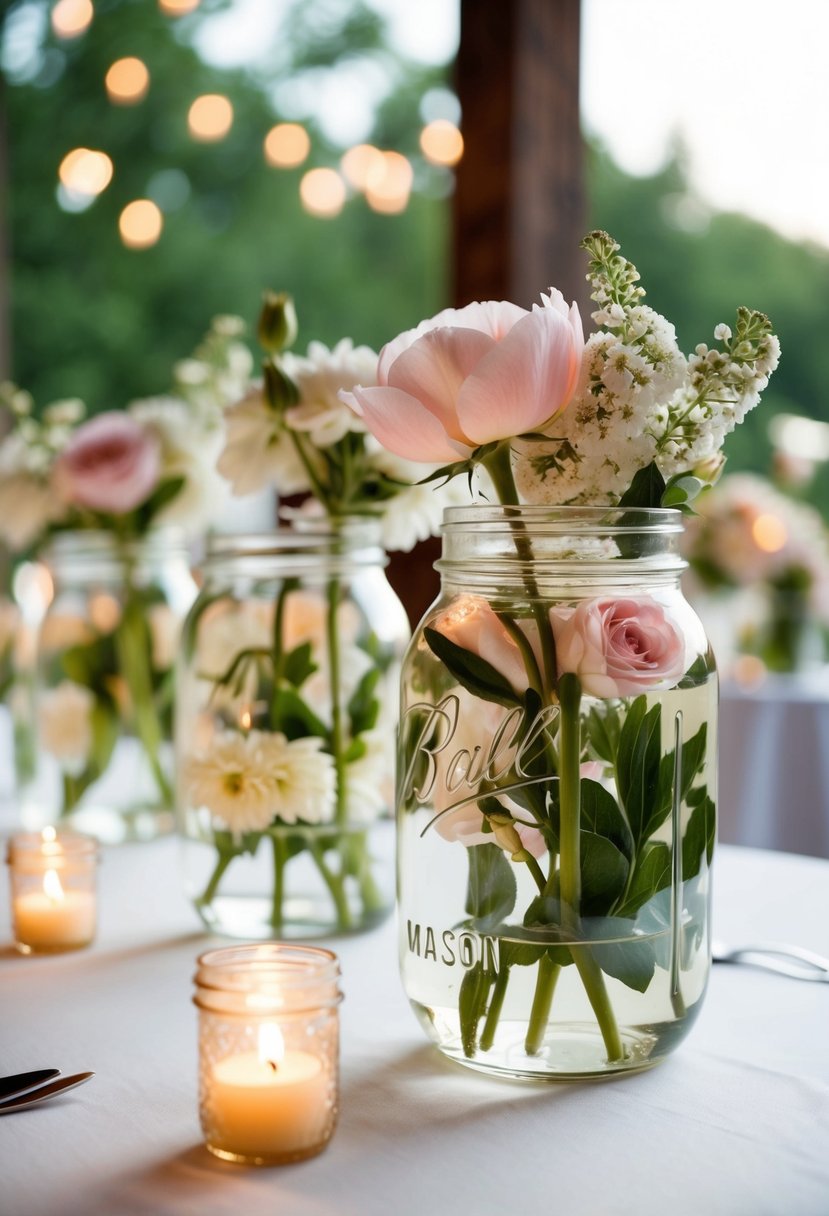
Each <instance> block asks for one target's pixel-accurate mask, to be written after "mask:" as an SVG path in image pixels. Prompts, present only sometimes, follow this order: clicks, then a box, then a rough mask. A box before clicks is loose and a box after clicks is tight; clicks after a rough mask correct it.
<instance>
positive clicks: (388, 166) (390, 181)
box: [366, 152, 414, 215]
mask: <svg viewBox="0 0 829 1216" xmlns="http://www.w3.org/2000/svg"><path fill="white" fill-rule="evenodd" d="M413 177H414V174H413V172H412V166H411V165H410V164H409V162H408V160H407V159H406V157H405V156H403V155H402V154H401V153H400V152H384V153H383V159H382V162H381V163H379V164H378V165H376V166H375V167H374V168H373V169H372V170H371V171H370V173H369V175H368V181H367V182H366V201H367V202H368V205H369V206H370V207H371V208H372V210H374V211H379V212H381V213H382V214H384V215H399V214H400V212H401V211H405V210H406V206H407V204H408V202H409V195H410V194H411V192H412V180H413Z"/></svg>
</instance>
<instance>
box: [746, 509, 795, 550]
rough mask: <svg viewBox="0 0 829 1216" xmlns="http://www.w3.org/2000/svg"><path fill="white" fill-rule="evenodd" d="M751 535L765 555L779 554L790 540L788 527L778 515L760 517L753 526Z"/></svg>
mask: <svg viewBox="0 0 829 1216" xmlns="http://www.w3.org/2000/svg"><path fill="white" fill-rule="evenodd" d="M751 535H752V537H753V539H754V543H755V545H756V546H757V548H758V549H762V550H763V552H764V553H779V552H780V550H781V549H782V548H783V546H784V545H785V543H786V541H787V540H788V539H789V534H788V531H787V529H786V525H785V524H784V523H783V521H782V519H778V518H777V516H776V515H758V516H757V518H756V519H755V521H754V523H753V524H752V525H751Z"/></svg>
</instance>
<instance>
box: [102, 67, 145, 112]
mask: <svg viewBox="0 0 829 1216" xmlns="http://www.w3.org/2000/svg"><path fill="white" fill-rule="evenodd" d="M104 84H105V85H106V91H107V96H108V97H109V100H110V101H111V102H113V104H114V105H118V106H134V105H136V104H137V103H138V102H139V101H143V100H144V98H145V97H146V96H147V90H148V89H149V87H150V73H149V72H148V71H147V65H146V64H145V63H144V62H143V61H142V60H141V59H136V58H135V56H133V55H130V56H127V58H126V59H116V60H115V62H114V63H113V64H112V65H111V67H110V69H109V71H108V72H107V74H106V76H105V77H104Z"/></svg>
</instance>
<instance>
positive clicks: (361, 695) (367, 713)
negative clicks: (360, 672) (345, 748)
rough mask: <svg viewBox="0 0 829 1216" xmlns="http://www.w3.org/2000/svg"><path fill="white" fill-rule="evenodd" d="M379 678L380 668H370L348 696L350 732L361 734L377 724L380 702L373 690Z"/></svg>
mask: <svg viewBox="0 0 829 1216" xmlns="http://www.w3.org/2000/svg"><path fill="white" fill-rule="evenodd" d="M379 679H380V669H379V668H378V667H372V668H370V669H369V670H368V671H367V672H366V673H365V675H364V676H363V678H362V679H361V680H360V683H359V684H358V685H357V687H356V688H355V689H354V692H353V693H352V694H351V697H350V698H349V702H348V706H347V710H348V716H349V719H350V721H351V734H352V736H354V735H361V734H362V733H363V731H365V730H371V729H372V728H373V727H374V726H376V724H377V718H378V716H379V714H380V702H379V700H378V699H377V697H375V695H374V692H375V689H376V688H377V682H378V681H379Z"/></svg>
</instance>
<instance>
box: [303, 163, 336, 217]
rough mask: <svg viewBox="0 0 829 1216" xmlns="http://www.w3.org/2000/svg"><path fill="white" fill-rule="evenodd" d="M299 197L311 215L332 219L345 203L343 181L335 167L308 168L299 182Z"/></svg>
mask: <svg viewBox="0 0 829 1216" xmlns="http://www.w3.org/2000/svg"><path fill="white" fill-rule="evenodd" d="M299 197H300V198H301V199H302V205H303V207H304V208H305V210H306V211H308V212H309V213H310V214H311V215H316V216H319V217H320V218H323V219H332V218H333V217H334V216H335V215H339V214H340V212H341V211H342V209H343V205H344V204H345V182H344V181H343V179H342V178H341V177H340V175H339V173H338V172H337V171H336V169H309V170H308V172H307V173H305V174H304V175H303V178H302V181H301V182H300V183H299Z"/></svg>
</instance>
